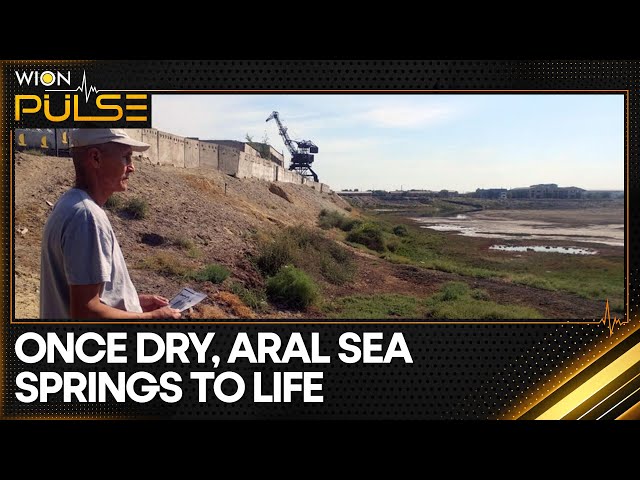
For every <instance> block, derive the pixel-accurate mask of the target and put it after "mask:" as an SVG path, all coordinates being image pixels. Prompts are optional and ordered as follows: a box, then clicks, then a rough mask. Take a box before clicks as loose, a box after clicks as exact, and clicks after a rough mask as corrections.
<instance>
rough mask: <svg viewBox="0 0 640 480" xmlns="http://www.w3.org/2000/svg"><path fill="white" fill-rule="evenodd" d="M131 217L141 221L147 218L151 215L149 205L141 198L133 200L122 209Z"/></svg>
mask: <svg viewBox="0 0 640 480" xmlns="http://www.w3.org/2000/svg"><path fill="white" fill-rule="evenodd" d="M122 210H123V211H125V212H127V213H128V214H129V215H131V217H132V218H135V219H138V220H141V219H143V218H146V217H147V215H148V213H149V204H148V203H147V202H146V200H143V199H141V198H132V199H131V200H129V201H128V202H127V204H126V205H125V207H124V208H123V209H122Z"/></svg>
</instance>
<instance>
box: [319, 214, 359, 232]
mask: <svg viewBox="0 0 640 480" xmlns="http://www.w3.org/2000/svg"><path fill="white" fill-rule="evenodd" d="M361 223H362V222H360V220H356V219H354V218H349V217H347V216H346V215H343V214H342V213H340V212H338V211H335V210H331V211H329V210H327V209H325V208H323V209H322V210H320V215H319V216H318V225H319V226H320V228H322V229H323V230H329V229H331V228H339V229H340V230H342V231H344V232H349V231H351V230H353V228H354V227H356V226H357V225H359V224H361Z"/></svg>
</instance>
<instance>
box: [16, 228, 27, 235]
mask: <svg viewBox="0 0 640 480" xmlns="http://www.w3.org/2000/svg"><path fill="white" fill-rule="evenodd" d="M28 231H29V229H28V228H20V229H18V233H19V234H20V235H22V236H23V237H24V236H25V235H26V234H27V232H28Z"/></svg>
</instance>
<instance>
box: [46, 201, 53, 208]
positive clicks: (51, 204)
mask: <svg viewBox="0 0 640 480" xmlns="http://www.w3.org/2000/svg"><path fill="white" fill-rule="evenodd" d="M45 202H46V204H47V205H49V206H50V207H53V203H51V202H50V201H49V200H45Z"/></svg>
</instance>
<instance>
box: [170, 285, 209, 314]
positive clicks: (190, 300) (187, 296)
mask: <svg viewBox="0 0 640 480" xmlns="http://www.w3.org/2000/svg"><path fill="white" fill-rule="evenodd" d="M205 298H207V294H206V293H200V292H196V291H195V290H191V289H190V288H187V287H185V288H183V289H182V291H181V292H180V293H179V294H178V295H176V296H175V297H173V298H172V299H171V301H170V302H169V306H170V307H171V308H175V309H176V310H180V311H181V312H183V311H184V310H186V309H187V308H191V307H193V306H194V305H197V304H198V303H200V302H201V301H202V300H204V299H205Z"/></svg>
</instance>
